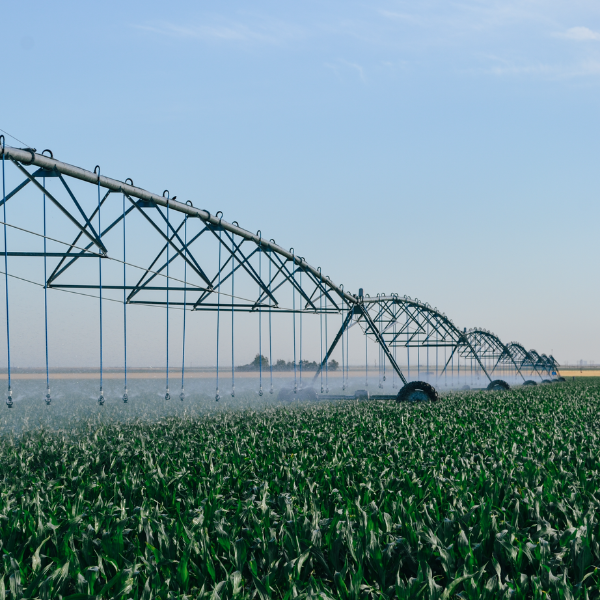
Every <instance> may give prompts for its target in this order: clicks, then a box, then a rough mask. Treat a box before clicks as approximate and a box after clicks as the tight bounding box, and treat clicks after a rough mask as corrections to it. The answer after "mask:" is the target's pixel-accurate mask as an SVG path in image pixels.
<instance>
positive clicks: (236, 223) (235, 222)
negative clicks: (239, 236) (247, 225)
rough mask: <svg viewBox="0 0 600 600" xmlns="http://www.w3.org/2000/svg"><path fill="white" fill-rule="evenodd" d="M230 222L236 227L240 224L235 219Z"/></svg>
mask: <svg viewBox="0 0 600 600" xmlns="http://www.w3.org/2000/svg"><path fill="white" fill-rule="evenodd" d="M231 224H232V225H235V226H236V227H239V226H240V224H239V223H238V222H237V221H232V222H231Z"/></svg>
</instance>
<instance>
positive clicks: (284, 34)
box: [135, 18, 306, 45]
mask: <svg viewBox="0 0 600 600" xmlns="http://www.w3.org/2000/svg"><path fill="white" fill-rule="evenodd" d="M254 21H255V22H253V23H251V24H247V23H242V22H239V21H228V22H213V23H211V24H189V25H180V24H177V23H171V22H160V23H144V24H139V25H135V27H136V29H140V30H143V31H147V32H150V33H154V34H158V35H163V36H169V37H174V38H183V39H185V38H187V39H196V40H200V41H205V42H238V43H256V44H273V45H275V44H281V43H283V42H285V41H288V40H292V39H300V38H303V37H305V35H306V32H305V31H304V30H303V29H302V28H300V27H298V26H295V25H290V24H289V23H285V22H282V21H279V20H275V19H270V18H263V19H254Z"/></svg>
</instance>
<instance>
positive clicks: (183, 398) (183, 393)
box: [179, 388, 185, 402]
mask: <svg viewBox="0 0 600 600" xmlns="http://www.w3.org/2000/svg"><path fill="white" fill-rule="evenodd" d="M179 399H180V400H181V401H182V402H183V401H184V400H185V392H184V391H183V388H181V394H179Z"/></svg>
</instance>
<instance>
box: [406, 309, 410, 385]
mask: <svg viewBox="0 0 600 600" xmlns="http://www.w3.org/2000/svg"><path fill="white" fill-rule="evenodd" d="M406 362H407V363H408V368H407V370H406V374H407V377H406V380H407V381H410V346H409V345H408V314H407V315H406Z"/></svg>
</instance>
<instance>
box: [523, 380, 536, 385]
mask: <svg viewBox="0 0 600 600" xmlns="http://www.w3.org/2000/svg"><path fill="white" fill-rule="evenodd" d="M523 385H537V382H536V381H534V380H533V379H528V380H527V381H524V382H523Z"/></svg>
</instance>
